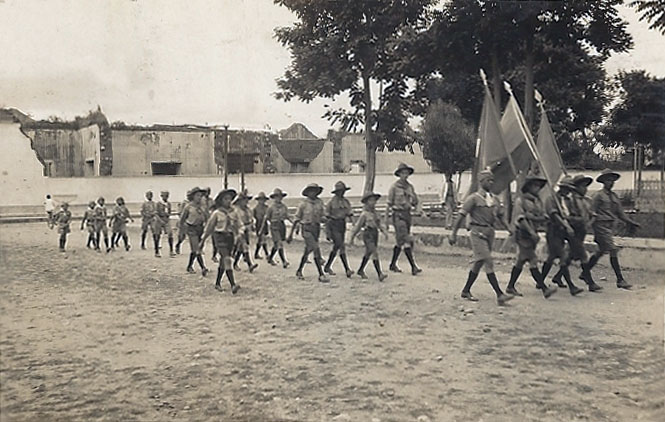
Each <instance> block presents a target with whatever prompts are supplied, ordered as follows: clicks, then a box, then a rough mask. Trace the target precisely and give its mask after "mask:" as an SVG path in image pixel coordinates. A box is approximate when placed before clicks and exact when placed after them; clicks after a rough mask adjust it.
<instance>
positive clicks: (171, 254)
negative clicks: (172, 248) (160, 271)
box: [169, 252, 177, 258]
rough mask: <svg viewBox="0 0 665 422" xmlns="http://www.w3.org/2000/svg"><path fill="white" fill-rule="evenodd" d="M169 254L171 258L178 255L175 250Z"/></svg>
mask: <svg viewBox="0 0 665 422" xmlns="http://www.w3.org/2000/svg"><path fill="white" fill-rule="evenodd" d="M169 256H170V257H171V258H175V257H176V256H177V255H176V254H175V253H174V252H171V253H169Z"/></svg>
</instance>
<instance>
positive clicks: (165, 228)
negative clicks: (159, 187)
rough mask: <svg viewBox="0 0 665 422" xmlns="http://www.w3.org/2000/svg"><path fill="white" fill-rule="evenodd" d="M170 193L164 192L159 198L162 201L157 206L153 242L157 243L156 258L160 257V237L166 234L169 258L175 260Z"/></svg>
mask: <svg viewBox="0 0 665 422" xmlns="http://www.w3.org/2000/svg"><path fill="white" fill-rule="evenodd" d="M169 195H170V194H169V191H167V190H163V191H162V192H161V193H160V194H159V196H160V199H161V201H159V202H157V204H156V205H155V218H154V223H153V230H152V235H153V238H154V239H153V240H154V242H155V256H156V257H158V258H159V257H160V256H161V254H160V253H159V250H160V248H161V247H160V237H161V236H162V233H164V234H165V235H166V237H167V239H168V242H169V256H170V257H171V258H173V257H174V256H175V252H174V251H173V230H172V229H171V211H172V207H171V203H170V202H169Z"/></svg>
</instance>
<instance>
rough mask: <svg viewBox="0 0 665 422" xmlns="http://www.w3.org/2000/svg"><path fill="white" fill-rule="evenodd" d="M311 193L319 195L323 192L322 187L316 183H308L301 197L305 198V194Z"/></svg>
mask: <svg viewBox="0 0 665 422" xmlns="http://www.w3.org/2000/svg"><path fill="white" fill-rule="evenodd" d="M311 191H314V192H316V193H315V195H319V194H320V193H321V192H323V187H321V186H319V185H318V184H317V183H310V184H309V185H307V187H305V189H303V190H302V195H303V196H307V194H308V193H309V192H311Z"/></svg>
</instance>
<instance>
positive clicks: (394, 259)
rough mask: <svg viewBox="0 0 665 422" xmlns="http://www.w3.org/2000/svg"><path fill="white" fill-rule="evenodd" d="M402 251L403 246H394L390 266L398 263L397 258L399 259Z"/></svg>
mask: <svg viewBox="0 0 665 422" xmlns="http://www.w3.org/2000/svg"><path fill="white" fill-rule="evenodd" d="M400 253H402V248H401V247H399V246H395V247H394V248H393V257H392V259H391V260H390V267H394V266H395V265H397V259H399V254H400Z"/></svg>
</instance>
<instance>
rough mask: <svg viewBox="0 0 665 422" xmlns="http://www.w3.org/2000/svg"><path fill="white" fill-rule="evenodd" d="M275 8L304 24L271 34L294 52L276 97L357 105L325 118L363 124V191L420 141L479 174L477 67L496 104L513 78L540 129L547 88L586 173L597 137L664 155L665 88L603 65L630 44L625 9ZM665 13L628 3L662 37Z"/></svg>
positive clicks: (557, 5) (284, 0) (381, 3)
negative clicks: (611, 73)
mask: <svg viewBox="0 0 665 422" xmlns="http://www.w3.org/2000/svg"><path fill="white" fill-rule="evenodd" d="M275 3H277V4H279V5H282V6H284V7H287V8H288V9H290V10H291V11H293V12H294V14H295V15H296V17H297V21H296V22H295V23H294V24H293V25H292V26H290V27H286V28H278V29H277V30H276V36H277V39H278V40H279V41H280V42H281V43H282V44H283V45H284V46H285V47H287V48H289V49H290V51H291V53H292V57H293V60H292V63H291V65H290V67H289V68H288V69H287V70H286V72H285V74H284V76H283V77H282V78H280V79H279V80H278V89H279V90H278V92H277V94H276V96H277V97H278V98H281V99H284V100H290V99H292V98H297V99H300V100H302V101H311V100H313V99H314V98H316V97H323V98H328V99H334V98H336V97H337V96H340V95H346V96H348V99H349V108H342V109H336V110H330V109H329V110H328V111H327V112H326V113H325V117H327V118H328V119H330V120H331V121H332V122H333V123H340V124H341V125H342V127H343V128H344V129H346V130H354V129H357V128H360V127H361V126H362V127H364V132H365V136H366V146H367V148H366V171H367V175H368V177H367V178H366V184H365V190H371V189H372V188H373V185H374V180H373V174H374V163H375V155H374V154H375V151H376V150H377V149H384V148H387V149H388V150H394V149H399V150H403V149H405V148H406V147H407V146H408V145H409V144H410V143H412V142H414V141H420V142H422V143H423V144H424V147H425V152H426V156H427V158H428V159H429V160H430V161H431V162H432V164H433V167H434V168H435V169H436V170H438V171H441V172H443V173H446V174H451V173H455V172H458V171H461V170H464V169H466V168H469V167H470V164H471V163H472V156H473V150H474V144H475V133H474V131H475V127H477V122H478V119H479V115H480V109H481V102H482V98H483V95H482V92H483V91H482V90H483V87H482V82H481V80H480V77H479V75H478V70H479V69H480V68H484V69H485V70H486V72H487V73H488V74H489V78H490V85H491V88H492V89H493V93H494V97H495V101H496V102H497V104H496V106H497V108H498V109H501V108H502V105H503V100H504V99H505V95H502V85H501V83H502V81H503V80H509V81H511V83H512V84H513V87H514V88H515V92H516V95H519V98H523V102H522V107H523V109H524V112H525V116H526V118H527V123H528V124H529V125H531V126H532V128H534V127H536V125H537V123H538V122H537V113H535V105H534V87H537V88H538V90H539V91H540V92H541V93H542V94H543V96H544V98H545V99H546V100H547V102H546V104H545V106H546V109H547V111H548V114H549V115H550V120H551V121H552V123H553V129H554V132H555V134H556V135H557V137H558V139H557V142H558V143H559V146H560V148H561V149H562V153H563V157H564V160H567V161H568V164H571V165H585V163H586V160H587V159H588V157H590V156H593V155H594V153H593V148H594V146H595V145H596V143H597V142H602V143H603V144H604V145H621V144H624V145H625V144H627V143H629V142H630V143H634V142H645V143H647V144H648V145H649V147H650V148H653V149H658V150H662V148H663V145H662V142H663V137H662V136H661V135H662V131H663V124H662V122H663V116H662V114H661V115H660V116H653V115H652V114H658V113H659V112H660V113H662V112H663V110H665V109H663V108H662V101H663V100H661V99H662V98H664V97H663V95H662V94H660V97H659V96H658V92H662V91H657V90H656V89H652V88H650V87H652V86H654V87H656V86H662V84H663V80H662V79H660V80H659V79H656V78H652V77H650V76H649V75H647V74H645V73H644V72H641V73H640V72H633V73H627V74H621V75H619V77H618V79H617V80H616V81H612V80H609V79H608V77H607V75H606V72H605V69H604V62H605V61H606V60H607V58H608V57H609V56H610V55H611V54H612V53H616V52H625V51H627V50H629V49H630V48H632V38H631V36H630V34H629V33H628V32H627V30H626V26H627V23H626V22H625V21H623V20H622V19H621V18H620V16H619V13H618V10H617V6H619V5H621V4H622V3H623V0H598V1H594V2H576V1H575V2H574V1H487V0H450V1H448V2H445V3H443V7H442V8H441V7H438V6H439V2H438V1H434V0H372V1H369V0H367V1H356V0H336V1H326V0H275ZM651 3H653V4H654V5H652V4H651ZM661 4H662V2H650V1H647V0H644V1H638V0H636V1H633V2H631V5H633V6H635V7H637V8H638V9H637V10H638V11H639V12H640V13H642V14H643V17H644V18H645V19H647V20H650V22H652V25H653V26H654V28H655V29H658V30H661V31H663V22H662V21H663V9H662V6H661ZM659 7H660V9H658V8H659ZM377 91H378V92H377ZM648 94H651V95H648ZM373 98H377V99H378V100H377V101H373ZM615 98H619V102H618V103H617V102H616V101H613V99H615ZM614 103H616V105H615V106H614V108H613V109H612V111H611V112H610V113H609V120H608V116H607V110H608V107H609V106H610V105H611V104H614ZM659 106H660V107H661V108H657V107H659ZM649 113H651V114H649ZM636 115H639V116H638V117H636ZM416 116H417V117H422V118H424V120H423V123H422V125H421V128H420V131H419V132H418V133H415V132H414V131H412V130H410V128H409V125H408V121H409V119H411V118H412V117H416ZM654 119H656V121H658V122H660V123H654ZM658 119H660V120H658ZM607 121H609V123H607ZM643 126H649V129H648V130H647V129H645V128H644V127H643ZM659 131H660V132H659ZM659 134H660V135H659Z"/></svg>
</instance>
